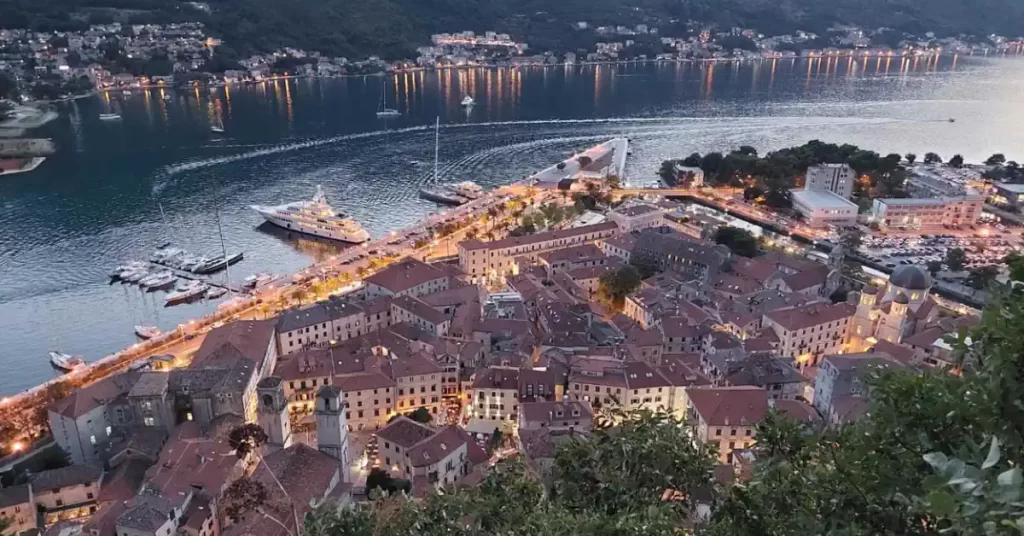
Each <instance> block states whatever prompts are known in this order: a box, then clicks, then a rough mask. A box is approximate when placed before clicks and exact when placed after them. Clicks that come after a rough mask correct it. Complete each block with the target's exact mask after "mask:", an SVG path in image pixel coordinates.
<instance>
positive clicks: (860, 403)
mask: <svg viewBox="0 0 1024 536" xmlns="http://www.w3.org/2000/svg"><path fill="white" fill-rule="evenodd" d="M869 405H870V401H869V400H868V399H867V397H863V396H857V395H843V396H839V397H836V399H835V400H834V401H833V402H832V408H831V411H832V412H833V413H835V414H836V416H837V417H838V418H839V422H841V423H846V422H850V421H855V420H857V419H859V418H861V417H863V416H864V414H866V413H867V412H868V406H869Z"/></svg>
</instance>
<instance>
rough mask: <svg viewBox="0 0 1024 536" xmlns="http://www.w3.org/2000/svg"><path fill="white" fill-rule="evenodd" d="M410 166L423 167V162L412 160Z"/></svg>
mask: <svg viewBox="0 0 1024 536" xmlns="http://www.w3.org/2000/svg"><path fill="white" fill-rule="evenodd" d="M409 165H410V166H422V165H423V162H420V161H419V160H410V161H409Z"/></svg>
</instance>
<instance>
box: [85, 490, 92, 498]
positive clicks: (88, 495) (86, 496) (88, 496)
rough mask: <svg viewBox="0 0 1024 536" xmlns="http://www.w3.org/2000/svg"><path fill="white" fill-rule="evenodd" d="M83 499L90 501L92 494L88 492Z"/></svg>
mask: <svg viewBox="0 0 1024 536" xmlns="http://www.w3.org/2000/svg"><path fill="white" fill-rule="evenodd" d="M85 498H86V499H92V492H91V491H90V492H89V493H86V494H85Z"/></svg>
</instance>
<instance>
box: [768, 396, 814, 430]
mask: <svg viewBox="0 0 1024 536" xmlns="http://www.w3.org/2000/svg"><path fill="white" fill-rule="evenodd" d="M773 404H775V411H777V412H779V413H781V414H783V415H785V416H787V417H789V418H790V419H794V420H796V421H799V422H803V423H808V424H815V423H818V422H820V421H821V415H818V411H817V410H815V409H814V408H813V407H811V406H810V404H807V403H806V402H801V401H799V400H775V401H774V402H773Z"/></svg>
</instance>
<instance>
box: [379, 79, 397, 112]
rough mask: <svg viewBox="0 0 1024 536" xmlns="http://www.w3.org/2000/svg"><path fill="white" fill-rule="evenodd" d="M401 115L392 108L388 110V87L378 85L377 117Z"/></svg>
mask: <svg viewBox="0 0 1024 536" xmlns="http://www.w3.org/2000/svg"><path fill="white" fill-rule="evenodd" d="M400 115H402V112H399V111H398V110H396V109H394V108H388V86H387V84H383V83H382V84H381V85H380V107H379V108H378V109H377V117H379V118H386V117H398V116H400Z"/></svg>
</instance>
